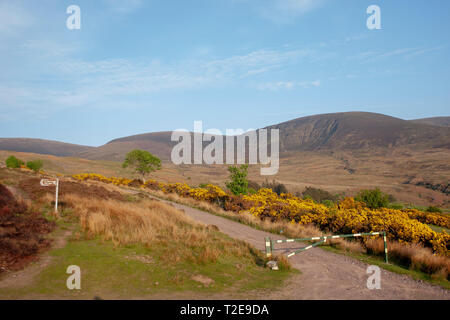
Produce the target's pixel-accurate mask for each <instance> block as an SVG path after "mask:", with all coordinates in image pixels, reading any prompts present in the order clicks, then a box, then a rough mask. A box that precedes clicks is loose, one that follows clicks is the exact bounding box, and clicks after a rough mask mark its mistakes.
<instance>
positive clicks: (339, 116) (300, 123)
mask: <svg viewBox="0 0 450 320" xmlns="http://www.w3.org/2000/svg"><path fill="white" fill-rule="evenodd" d="M268 129H279V130H280V150H281V151H302V150H324V149H328V150H357V149H365V148H379V147H382V148H395V147H398V146H402V147H403V146H409V147H411V148H414V149H417V148H424V147H428V148H447V149H448V148H450V128H444V127H436V126H429V125H424V124H418V123H412V122H409V121H406V120H402V119H398V118H394V117H390V116H386V115H383V114H377V113H369V112H343V113H330V114H323V115H317V116H310V117H304V118H298V119H294V120H291V121H288V122H284V123H280V124H277V125H274V126H270V127H268Z"/></svg>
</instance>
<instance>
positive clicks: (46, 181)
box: [40, 179, 59, 213]
mask: <svg viewBox="0 0 450 320" xmlns="http://www.w3.org/2000/svg"><path fill="white" fill-rule="evenodd" d="M40 183H41V186H43V187H49V186H56V193H55V213H57V212H58V189H59V179H56V180H50V179H41V182H40Z"/></svg>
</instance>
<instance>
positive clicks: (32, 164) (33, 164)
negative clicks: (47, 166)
mask: <svg viewBox="0 0 450 320" xmlns="http://www.w3.org/2000/svg"><path fill="white" fill-rule="evenodd" d="M43 165H44V163H43V162H42V160H33V161H28V162H27V168H28V169H30V170H33V171H34V172H38V171H39V170H41V168H42V166H43Z"/></svg>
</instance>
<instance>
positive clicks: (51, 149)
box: [0, 138, 94, 157]
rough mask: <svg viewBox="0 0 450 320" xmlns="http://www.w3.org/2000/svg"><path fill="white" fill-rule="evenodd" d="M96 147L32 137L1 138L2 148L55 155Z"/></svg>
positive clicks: (73, 153) (76, 152)
mask: <svg viewBox="0 0 450 320" xmlns="http://www.w3.org/2000/svg"><path fill="white" fill-rule="evenodd" d="M93 148H94V147H88V146H82V145H77V144H71V143H65V142H59V141H52V140H43V139H30V138H0V150H10V151H18V152H32V153H40V154H50V155H54V156H62V157H67V156H74V155H76V154H78V153H80V152H83V151H87V150H89V149H93Z"/></svg>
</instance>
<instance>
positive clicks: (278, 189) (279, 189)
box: [262, 180, 288, 195]
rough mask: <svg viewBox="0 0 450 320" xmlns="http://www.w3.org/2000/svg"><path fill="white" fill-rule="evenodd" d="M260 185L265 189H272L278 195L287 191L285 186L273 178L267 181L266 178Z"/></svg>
mask: <svg viewBox="0 0 450 320" xmlns="http://www.w3.org/2000/svg"><path fill="white" fill-rule="evenodd" d="M262 187H263V188H266V189H272V191H273V192H275V193H276V194H278V195H280V194H282V193H288V189H287V188H286V186H285V185H284V184H282V183H279V182H276V181H275V180H273V181H272V182H268V181H267V180H266V182H263V184H262Z"/></svg>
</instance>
